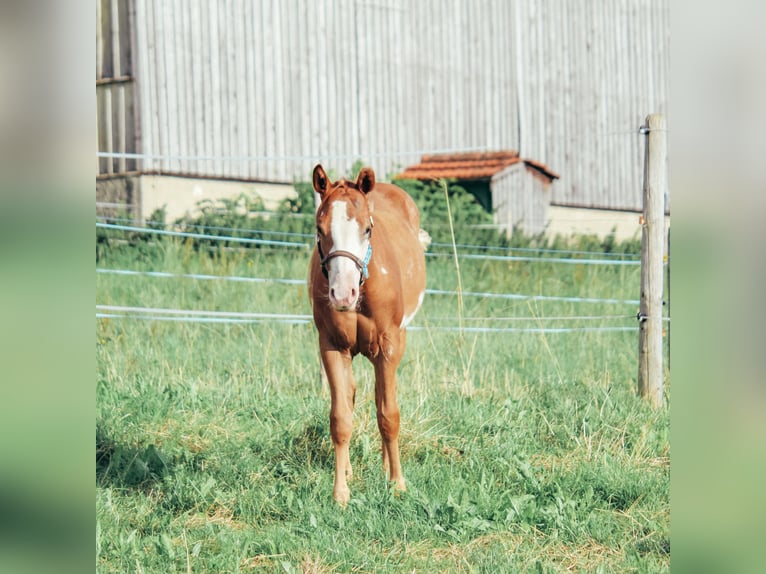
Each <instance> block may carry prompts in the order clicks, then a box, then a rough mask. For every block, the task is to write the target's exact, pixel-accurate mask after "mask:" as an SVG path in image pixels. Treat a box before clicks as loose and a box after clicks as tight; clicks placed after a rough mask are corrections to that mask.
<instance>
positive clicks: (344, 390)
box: [322, 349, 356, 505]
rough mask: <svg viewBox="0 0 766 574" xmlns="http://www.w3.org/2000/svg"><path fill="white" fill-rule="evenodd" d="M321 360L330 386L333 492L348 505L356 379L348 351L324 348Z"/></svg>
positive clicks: (343, 503)
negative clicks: (333, 455) (350, 447)
mask: <svg viewBox="0 0 766 574" xmlns="http://www.w3.org/2000/svg"><path fill="white" fill-rule="evenodd" d="M322 364H323V365H324V367H325V371H326V373H327V379H328V383H329V387H330V401H331V405H330V435H331V436H332V442H333V446H334V448H335V484H334V486H333V489H332V496H333V498H334V499H335V500H336V501H337V502H338V504H341V505H345V504H346V503H347V502H348V501H349V499H350V497H351V493H350V491H349V489H348V482H347V480H348V479H349V478H351V474H352V470H351V458H350V455H349V443H350V442H351V431H352V427H353V417H354V395H355V394H356V383H355V382H354V373H353V369H352V367H351V356H350V355H349V354H348V353H342V352H340V351H336V350H326V349H323V350H322Z"/></svg>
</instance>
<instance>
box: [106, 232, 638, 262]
mask: <svg viewBox="0 0 766 574" xmlns="http://www.w3.org/2000/svg"><path fill="white" fill-rule="evenodd" d="M96 227H97V228H100V229H110V230H114V231H129V232H132V233H146V234H149V235H165V236H171V237H183V238H190V239H205V240H209V241H222V242H228V243H242V244H248V245H263V246H270V247H302V248H306V249H311V248H313V247H314V241H310V242H300V241H286V240H279V239H262V238H254V237H240V236H236V235H213V234H210V233H194V232H189V231H173V230H169V229H155V228H152V227H139V226H135V225H122V224H117V223H104V222H98V221H97V222H96ZM208 229H209V228H208ZM222 229H227V230H228V229H233V228H222ZM237 231H238V230H237ZM257 232H258V231H256V230H249V233H257ZM263 233H267V232H266V231H263ZM298 235H300V236H302V237H307V236H308V237H312V238H313V236H312V235H310V234H298ZM439 245H440V246H448V244H439ZM449 247H451V245H449ZM479 247H481V246H479ZM513 249H514V248H509V250H511V251H513ZM569 253H584V252H572V251H570V252H569ZM591 253H592V252H591ZM457 256H458V257H460V258H462V259H476V260H486V261H516V262H540V263H563V264H568V265H615V266H638V265H641V261H639V260H634V259H629V260H616V259H592V258H590V259H582V258H577V257H540V256H538V257H533V256H527V255H489V254H486V253H458V255H457ZM426 257H431V258H435V257H454V254H453V253H448V252H444V253H431V252H427V253H426Z"/></svg>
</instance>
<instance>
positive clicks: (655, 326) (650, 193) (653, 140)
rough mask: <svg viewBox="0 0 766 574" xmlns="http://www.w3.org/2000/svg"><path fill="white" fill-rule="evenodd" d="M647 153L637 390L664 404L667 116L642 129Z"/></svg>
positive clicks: (651, 120)
mask: <svg viewBox="0 0 766 574" xmlns="http://www.w3.org/2000/svg"><path fill="white" fill-rule="evenodd" d="M641 132H642V133H643V134H644V135H645V137H646V148H645V156H644V212H643V225H642V231H641V304H640V309H639V315H638V321H639V333H638V393H639V395H641V396H642V397H644V398H645V399H647V400H648V401H649V402H650V403H651V404H652V405H653V406H655V407H660V406H662V405H663V369H662V279H663V270H662V264H663V255H664V251H665V240H664V238H665V201H664V200H665V191H666V189H667V177H666V169H667V138H666V130H665V117H664V116H662V115H660V114H651V115H649V116H647V118H646V125H645V126H644V127H643V128H642V129H641Z"/></svg>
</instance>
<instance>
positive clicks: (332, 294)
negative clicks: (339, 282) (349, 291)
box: [330, 289, 335, 299]
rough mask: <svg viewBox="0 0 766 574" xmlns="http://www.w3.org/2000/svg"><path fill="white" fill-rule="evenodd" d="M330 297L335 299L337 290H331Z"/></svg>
mask: <svg viewBox="0 0 766 574" xmlns="http://www.w3.org/2000/svg"><path fill="white" fill-rule="evenodd" d="M330 297H332V298H333V299H335V289H330Z"/></svg>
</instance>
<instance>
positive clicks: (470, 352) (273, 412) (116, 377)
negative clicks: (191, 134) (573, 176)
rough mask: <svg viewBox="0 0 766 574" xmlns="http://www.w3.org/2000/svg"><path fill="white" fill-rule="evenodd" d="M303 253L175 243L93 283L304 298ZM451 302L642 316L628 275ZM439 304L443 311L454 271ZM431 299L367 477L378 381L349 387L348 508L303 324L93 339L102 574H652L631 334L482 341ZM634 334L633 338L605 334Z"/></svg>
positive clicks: (657, 488) (646, 426)
mask: <svg viewBox="0 0 766 574" xmlns="http://www.w3.org/2000/svg"><path fill="white" fill-rule="evenodd" d="M307 261H308V254H307V253H305V252H302V251H300V250H297V251H292V252H286V251H267V250H247V251H243V250H231V251H218V252H216V253H214V254H212V255H211V254H209V253H207V252H198V251H196V250H195V249H193V248H192V246H191V245H190V244H184V243H180V242H173V241H165V242H158V243H155V244H153V245H144V246H142V247H141V248H140V249H139V248H131V247H112V248H106V249H102V250H101V251H100V261H99V262H98V266H99V267H105V268H126V269H145V270H162V271H171V272H176V273H208V274H217V275H251V276H259V277H290V278H303V277H305V276H306V266H307ZM461 270H462V279H463V286H464V289H466V290H470V291H492V292H516V293H542V294H546V295H572V296H587V297H609V298H621V299H636V298H637V296H638V283H639V275H638V268H637V267H595V266H584V265H555V264H539V263H512V264H509V263H508V262H487V261H484V262H479V261H469V260H463V261H461ZM428 273H429V278H428V284H429V287H432V288H439V289H455V288H456V285H457V277H456V275H455V270H454V267H453V266H452V263H451V261H449V259H446V258H445V259H441V258H439V259H429V261H428ZM96 280H97V302H98V303H101V304H112V305H136V306H146V307H173V308H182V309H206V310H226V311H259V312H274V313H309V310H310V306H309V302H308V299H307V296H306V289H305V287H302V286H286V285H271V284H257V285H255V284H247V283H233V282H224V281H195V280H190V279H178V278H151V277H124V276H115V275H104V274H98V275H97V278H96ZM456 306H457V300H456V298H455V297H445V296H431V297H428V298H427V300H426V303H425V304H424V307H423V309H422V311H421V313H420V315H419V316H418V318H417V319H416V321H415V324H417V325H421V326H425V327H429V328H427V329H425V330H422V331H413V332H411V333H409V335H408V348H407V352H406V354H405V358H404V360H403V362H402V365H401V367H400V371H399V379H400V389H399V397H400V406H401V411H402V436H401V444H402V461H403V466H404V472H405V477H406V478H407V481H408V490H407V492H405V493H401V494H400V493H395V492H394V491H393V490H392V489H391V488H389V486H388V484H387V483H386V481H385V479H384V477H383V474H382V470H381V465H380V445H379V437H378V432H377V426H376V423H375V412H374V400H373V379H372V369H371V368H370V366H369V365H368V364H367V363H366V362H364V359H363V358H362V357H358V358H357V360H356V361H355V372H356V374H357V381H358V385H359V389H358V393H357V409H356V414H355V419H354V425H355V426H354V437H353V440H352V445H351V456H352V463H353V465H354V472H355V475H354V479H353V480H352V481H351V483H350V487H351V502H350V503H349V505H348V507H347V508H346V509H340V508H338V507H337V506H336V505H335V503H334V502H333V501H332V498H331V489H332V472H333V451H332V443H331V440H330V436H329V425H328V413H329V394H328V393H327V392H326V390H324V389H322V387H321V386H320V383H319V370H318V352H317V347H316V335H315V332H314V328H313V326H310V325H278V324H269V323H265V324H257V325H218V324H193V323H189V324H186V323H162V322H153V321H142V320H138V319H97V321H96V354H97V375H96V378H97V391H96V392H97V422H96V467H97V474H96V483H97V501H96V510H97V556H96V561H97V569H98V571H99V572H104V573H106V572H120V573H124V572H176V571H178V572H412V571H416V572H527V571H529V572H564V571H581V572H662V571H667V570H668V569H669V565H670V542H669V540H670V505H669V474H670V464H669V436H668V435H669V411H668V409H665V410H663V411H659V412H657V411H654V410H652V409H651V408H649V407H648V406H647V405H646V404H645V403H644V402H642V401H641V400H639V399H638V398H636V397H635V376H636V372H637V363H636V352H637V334H636V333H634V332H625V333H623V332H616V333H614V332H612V333H561V334H530V333H508V334H494V333H493V334H473V333H464V334H463V335H461V334H460V333H457V332H444V331H439V330H436V329H434V328H433V327H435V326H438V325H447V324H449V325H454V324H456V320H454V321H453V320H451V318H455V317H457V308H456ZM635 312H636V309H634V308H629V307H628V308H626V306H624V305H595V304H577V303H558V302H537V303H529V302H526V301H509V300H500V299H481V298H468V297H467V298H465V309H464V316H465V317H467V318H469V317H487V318H488V317H495V318H497V317H510V316H535V317H540V319H539V322H538V320H535V321H532V322H523V323H516V322H514V323H507V324H506V323H504V322H502V321H497V319H495V320H493V321H485V322H477V321H471V320H468V319H466V322H465V323H466V325H467V326H469V325H477V324H478V325H491V326H501V325H503V326H505V325H507V326H514V327H520V326H540V325H545V326H574V325H577V326H594V324H598V323H597V322H596V323H594V322H592V321H583V322H575V323H574V325H572V323H571V322H565V321H558V322H557V321H545V320H544V319H542V317H546V316H547V317H556V316H571V315H631V314H635ZM605 323H606V324H609V325H629V326H633V325H635V320H634V319H633V320H631V319H618V320H610V321H605Z"/></svg>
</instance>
